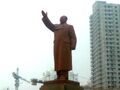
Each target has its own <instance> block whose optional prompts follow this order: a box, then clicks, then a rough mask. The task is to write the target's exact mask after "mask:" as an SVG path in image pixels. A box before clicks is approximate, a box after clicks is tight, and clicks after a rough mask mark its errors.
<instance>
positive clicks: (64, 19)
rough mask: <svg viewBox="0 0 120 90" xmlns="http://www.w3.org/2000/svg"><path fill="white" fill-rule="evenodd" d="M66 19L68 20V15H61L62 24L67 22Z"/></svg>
mask: <svg viewBox="0 0 120 90" xmlns="http://www.w3.org/2000/svg"><path fill="white" fill-rule="evenodd" d="M66 21H67V17H66V16H62V17H60V23H61V24H63V23H66Z"/></svg>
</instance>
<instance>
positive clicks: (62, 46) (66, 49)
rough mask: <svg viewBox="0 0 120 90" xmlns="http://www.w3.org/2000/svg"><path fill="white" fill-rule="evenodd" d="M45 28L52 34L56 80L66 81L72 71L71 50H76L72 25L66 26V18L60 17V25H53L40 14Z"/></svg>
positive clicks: (45, 14) (45, 15)
mask: <svg viewBox="0 0 120 90" xmlns="http://www.w3.org/2000/svg"><path fill="white" fill-rule="evenodd" d="M41 13H42V15H43V18H42V21H43V23H44V24H45V26H46V27H47V28H48V29H50V30H51V31H52V32H54V64H55V71H56V72H57V80H68V71H70V70H72V53H71V50H75V48H76V41H77V40H76V35H75V31H74V28H73V26H72V25H69V24H67V17H66V16H61V17H60V24H53V23H52V22H51V21H50V20H49V18H48V16H47V13H45V12H44V11H42V12H41Z"/></svg>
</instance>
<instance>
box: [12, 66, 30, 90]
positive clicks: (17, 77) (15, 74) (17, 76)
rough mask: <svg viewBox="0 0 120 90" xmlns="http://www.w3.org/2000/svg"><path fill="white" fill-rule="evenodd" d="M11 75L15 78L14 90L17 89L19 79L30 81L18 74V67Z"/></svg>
mask: <svg viewBox="0 0 120 90" xmlns="http://www.w3.org/2000/svg"><path fill="white" fill-rule="evenodd" d="M12 75H13V77H14V78H15V90H18V87H19V84H20V81H19V80H20V79H21V80H23V81H25V82H27V83H30V81H28V80H26V79H25V78H23V77H21V76H19V68H17V72H16V73H15V72H13V73H12Z"/></svg>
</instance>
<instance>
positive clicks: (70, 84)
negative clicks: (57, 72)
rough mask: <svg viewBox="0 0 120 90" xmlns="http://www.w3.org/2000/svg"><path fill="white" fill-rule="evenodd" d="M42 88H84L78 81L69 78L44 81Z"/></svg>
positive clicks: (46, 89) (51, 89)
mask: <svg viewBox="0 0 120 90" xmlns="http://www.w3.org/2000/svg"><path fill="white" fill-rule="evenodd" d="M40 90H83V89H82V88H80V85H79V83H78V82H75V81H69V80H53V81H47V82H44V84H43V86H42V87H41V88H40Z"/></svg>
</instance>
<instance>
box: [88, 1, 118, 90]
mask: <svg viewBox="0 0 120 90" xmlns="http://www.w3.org/2000/svg"><path fill="white" fill-rule="evenodd" d="M90 38H91V39H90V40H91V74H92V75H91V76H92V77H91V81H92V87H93V90H120V4H112V3H107V2H105V1H96V2H95V3H94V5H93V13H92V15H91V16H90Z"/></svg>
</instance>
